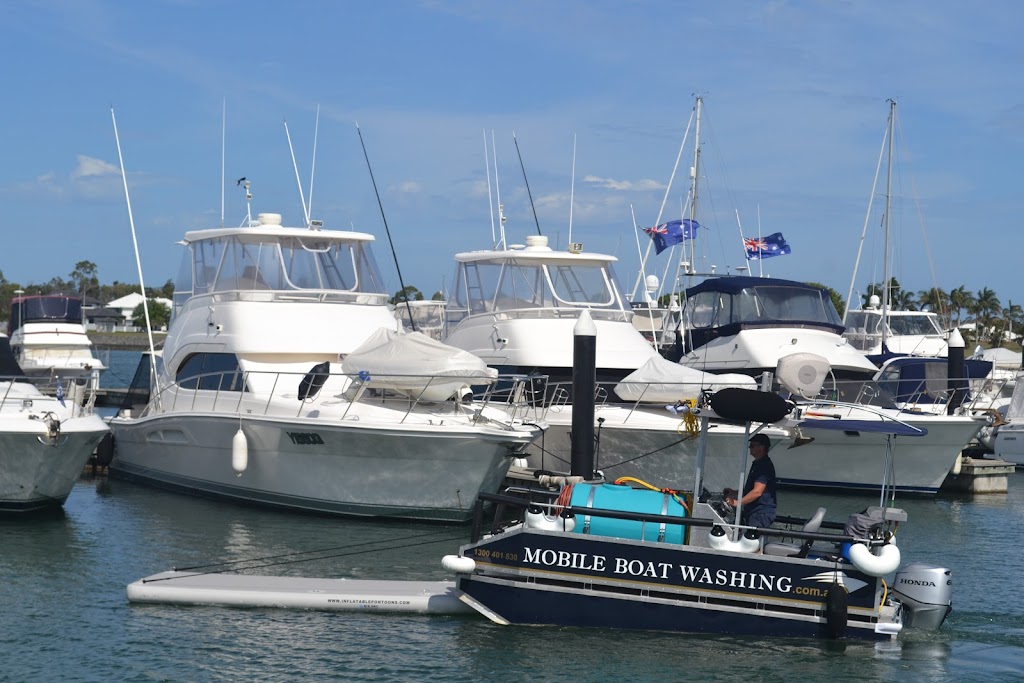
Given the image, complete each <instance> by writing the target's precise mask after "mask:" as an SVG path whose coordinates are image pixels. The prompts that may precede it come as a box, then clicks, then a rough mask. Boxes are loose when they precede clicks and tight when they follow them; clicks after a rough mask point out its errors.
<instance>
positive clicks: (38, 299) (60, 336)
mask: <svg viewBox="0 0 1024 683" xmlns="http://www.w3.org/2000/svg"><path fill="white" fill-rule="evenodd" d="M7 324H8V329H7V334H8V336H9V337H10V340H11V349H12V350H13V351H14V357H15V359H16V360H17V362H18V365H20V366H21V369H22V370H23V371H24V372H25V374H26V375H28V376H29V377H47V378H50V379H56V378H58V377H60V378H62V379H64V380H65V381H67V380H69V379H75V378H79V377H87V378H89V379H90V380H91V381H92V384H93V386H94V387H95V386H97V385H98V378H99V373H101V372H102V371H103V370H106V369H107V367H106V365H104V364H103V363H102V362H100V360H99V359H98V358H97V357H96V354H95V352H94V349H93V345H92V342H91V341H90V340H89V335H88V334H87V333H86V331H85V326H84V325H83V324H82V299H81V298H80V297H77V296H69V295H65V294H48V295H31V296H16V297H14V299H12V300H11V314H10V317H9V318H8V322H7Z"/></svg>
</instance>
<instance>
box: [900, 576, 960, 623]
mask: <svg viewBox="0 0 1024 683" xmlns="http://www.w3.org/2000/svg"><path fill="white" fill-rule="evenodd" d="M892 593H893V597H894V598H896V599H897V600H899V601H900V603H901V604H902V605H903V612H904V615H903V623H904V625H906V626H911V627H914V628H924V629H937V628H939V627H940V626H942V622H943V621H945V620H946V616H947V615H949V613H950V612H951V611H952V610H953V574H952V572H951V571H950V570H949V569H946V568H945V567H936V566H934V565H930V564H920V563H915V564H908V565H907V566H906V567H904V568H903V569H901V570H899V571H898V572H896V578H895V579H894V580H893V584H892Z"/></svg>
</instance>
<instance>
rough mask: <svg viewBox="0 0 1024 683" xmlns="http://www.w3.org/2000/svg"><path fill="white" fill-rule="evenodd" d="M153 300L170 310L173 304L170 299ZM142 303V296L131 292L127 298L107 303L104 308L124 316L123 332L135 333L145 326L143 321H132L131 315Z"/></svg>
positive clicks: (157, 298)
mask: <svg viewBox="0 0 1024 683" xmlns="http://www.w3.org/2000/svg"><path fill="white" fill-rule="evenodd" d="M153 300H155V301H159V302H160V303H162V304H163V305H164V306H167V308H171V306H172V305H173V302H172V301H171V300H170V299H165V298H163V297H159V296H157V297H153ZM142 301H143V296H142V295H141V294H139V293H138V292H132V293H131V294H129V295H127V296H123V297H121V298H120V299H115V300H113V301H111V302H109V303H108V304H107V306H106V307H107V308H113V309H115V310H118V311H120V312H121V314H122V315H123V316H124V325H125V330H124V331H136V330H138V329H143V328H145V326H146V321H145V319H140V320H134V319H133V318H132V314H133V313H134V312H135V308H136V307H137V306H138V305H139V304H141V303H142ZM119 331H120V330H119Z"/></svg>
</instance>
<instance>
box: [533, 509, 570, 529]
mask: <svg viewBox="0 0 1024 683" xmlns="http://www.w3.org/2000/svg"><path fill="white" fill-rule="evenodd" d="M523 521H524V522H525V526H526V528H528V529H543V530H544V531H572V530H573V529H575V528H576V518H575V517H565V518H563V517H557V516H553V515H545V514H544V513H543V512H531V511H530V510H527V511H526V517H525V518H524V520H523Z"/></svg>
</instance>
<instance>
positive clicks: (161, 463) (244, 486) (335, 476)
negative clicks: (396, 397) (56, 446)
mask: <svg viewBox="0 0 1024 683" xmlns="http://www.w3.org/2000/svg"><path fill="white" fill-rule="evenodd" d="M240 427H241V429H242V431H243V433H244V434H245V436H246V441H247V460H248V463H247V465H248V466H247V468H246V469H245V471H244V472H243V473H242V474H238V473H236V472H235V471H234V469H232V440H233V438H234V436H235V434H236V432H237V431H238V430H239V428H240ZM111 429H112V430H113V432H114V438H115V446H114V448H115V454H114V459H113V462H112V463H111V473H112V474H113V475H115V476H119V477H123V478H129V479H133V480H137V481H141V482H143V483H147V484H151V485H155V486H159V487H163V488H169V489H174V490H178V491H182V492H187V493H191V494H196V495H203V496H208V497H216V498H222V499H227V500H231V501H235V502H243V503H252V504H258V505H265V506H271V507H276V508H282V509H290V510H300V511H306V512H314V513H327V514H340V515H356V516H377V517H396V518H403V519H426V520H437V521H448V522H462V521H465V520H468V519H469V518H470V516H471V514H472V508H473V504H474V501H475V499H476V496H477V494H478V493H479V492H481V491H488V492H493V491H495V490H497V488H498V486H499V485H500V484H501V482H502V479H503V478H504V476H505V474H506V472H507V471H508V467H509V464H510V462H511V460H510V458H511V456H512V455H514V452H515V450H516V449H517V448H519V447H521V446H522V445H525V444H526V443H528V442H529V441H530V440H532V438H533V437H534V436H535V435H536V432H529V431H520V432H512V431H507V432H501V431H499V430H493V432H487V433H481V431H480V430H473V429H471V428H467V429H465V430H456V429H453V428H451V427H448V426H445V427H432V426H422V425H417V426H412V427H407V428H406V427H403V426H401V425H388V426H386V427H380V426H378V427H374V426H373V425H372V424H367V423H359V422H349V423H347V424H343V423H337V422H332V423H327V422H325V421H323V420H316V419H302V418H294V417H292V418H287V419H285V418H273V417H259V418H253V417H249V416H246V417H245V418H244V419H243V420H240V419H239V416H238V415H216V414H209V413H169V414H162V415H157V416H153V417H143V418H134V419H131V418H129V419H124V418H117V419H114V420H112V421H111Z"/></svg>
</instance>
